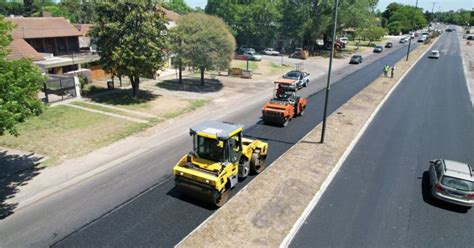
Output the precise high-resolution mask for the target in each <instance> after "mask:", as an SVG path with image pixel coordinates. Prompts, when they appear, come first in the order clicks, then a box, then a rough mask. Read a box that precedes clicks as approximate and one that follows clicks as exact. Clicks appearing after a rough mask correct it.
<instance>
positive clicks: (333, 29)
mask: <svg viewBox="0 0 474 248" xmlns="http://www.w3.org/2000/svg"><path fill="white" fill-rule="evenodd" d="M338 5H339V0H335V2H334V12H333V14H334V15H333V24H334V26H333V28H332V41H331V55H330V56H329V69H328V81H327V84H326V98H325V100H324V114H323V129H322V131H321V143H324V135H325V133H326V117H327V111H328V101H329V90H330V89H331V69H332V59H333V57H334V43H335V42H336V24H337V6H338Z"/></svg>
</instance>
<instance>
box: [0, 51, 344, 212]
mask: <svg viewBox="0 0 474 248" xmlns="http://www.w3.org/2000/svg"><path fill="white" fill-rule="evenodd" d="M328 60H329V59H328V58H326V59H321V60H319V59H318V64H316V65H315V68H316V66H317V68H316V69H317V70H320V71H321V73H320V74H319V76H318V77H317V78H319V79H321V78H323V77H324V76H325V75H326V73H327V70H326V69H325V68H324V66H325V65H326V64H327V63H328ZM347 63H348V59H335V60H334V61H333V72H334V73H335V74H337V75H338V76H344V74H347V73H350V72H351V71H350V70H342V71H341V69H342V68H344V67H345V66H347ZM321 67H322V69H319V68H321ZM343 72H344V73H343ZM317 78H316V77H313V80H315V79H317ZM335 81H336V80H333V82H335ZM265 85H268V86H265V87H266V88H258V89H254V90H251V91H249V92H246V91H243V92H240V91H239V92H235V93H234V94H233V95H225V96H222V97H219V98H216V99H214V100H213V101H212V102H211V103H210V104H208V105H207V106H204V107H202V108H200V109H198V110H196V111H194V112H191V113H188V114H184V115H183V116H180V117H177V118H175V119H170V120H167V121H164V122H162V123H159V124H158V125H156V126H155V127H152V128H150V129H148V130H146V131H145V132H143V133H140V134H137V135H134V136H131V137H127V138H125V139H122V140H120V141H118V142H115V143H113V144H111V145H109V146H106V147H103V148H101V149H98V150H95V151H93V152H91V153H89V154H87V155H85V156H82V157H79V158H75V159H70V160H67V161H65V162H63V163H62V164H60V165H57V166H54V167H48V168H45V169H43V170H41V171H40V173H39V174H38V175H36V176H35V177H33V178H31V179H30V180H29V181H28V182H27V183H26V184H24V185H22V186H20V187H19V191H18V192H17V193H16V194H15V195H14V196H13V197H12V198H10V199H7V200H6V203H7V204H18V206H17V209H20V208H23V207H26V206H28V205H30V204H32V203H34V202H35V201H37V200H39V199H42V198H44V197H47V196H48V195H50V194H53V193H55V192H58V191H60V190H62V189H64V188H66V187H69V186H71V185H73V184H76V183H78V182H80V181H82V180H84V179H86V178H88V177H92V176H94V175H95V174H97V173H100V172H101V171H104V170H108V169H110V168H113V167H114V166H116V165H118V164H120V163H122V162H123V161H126V160H128V159H131V158H133V157H136V156H140V154H142V153H145V152H146V151H149V150H152V149H155V148H156V147H159V146H160V145H162V144H166V143H168V142H169V141H171V140H173V139H176V138H178V137H180V136H183V135H186V134H187V133H188V130H189V127H190V126H192V125H194V124H196V123H199V122H201V121H204V120H218V119H223V118H224V117H226V116H229V115H232V114H234V113H236V112H238V111H240V110H243V109H246V108H248V107H251V106H255V105H256V104H262V103H263V102H264V101H265V100H266V99H269V98H270V97H271V95H272V93H273V85H272V84H271V83H269V84H265ZM323 87H324V85H318V86H317V89H318V90H319V89H322V88H323Z"/></svg>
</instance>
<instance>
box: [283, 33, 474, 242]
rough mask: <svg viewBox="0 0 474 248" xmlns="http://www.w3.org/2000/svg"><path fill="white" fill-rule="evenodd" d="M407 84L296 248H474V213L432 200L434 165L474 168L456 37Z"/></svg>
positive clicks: (472, 127) (473, 124)
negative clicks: (429, 174)
mask: <svg viewBox="0 0 474 248" xmlns="http://www.w3.org/2000/svg"><path fill="white" fill-rule="evenodd" d="M433 49H438V50H440V52H441V57H440V59H439V60H433V59H428V58H422V59H421V60H420V62H419V63H418V64H417V65H416V66H415V67H414V68H413V69H412V71H411V72H410V73H409V74H408V75H407V76H406V77H405V79H404V80H403V81H402V82H401V83H400V85H399V86H398V88H397V89H396V90H395V91H394V93H393V94H392V95H391V97H390V98H389V99H388V101H387V102H386V103H385V105H384V106H383V107H382V109H381V110H380V112H379V114H378V115H377V116H376V117H375V119H374V120H373V122H372V123H371V125H370V126H369V127H368V129H367V131H366V132H365V134H364V135H363V136H362V137H361V139H360V140H359V142H358V144H357V145H356V146H355V148H354V150H352V152H351V154H350V155H349V157H348V158H347V159H346V161H345V162H344V164H343V165H342V167H341V169H340V171H339V172H338V174H337V175H336V177H335V178H334V180H333V181H332V183H331V184H330V185H329V187H328V188H327V190H326V192H325V193H324V194H323V196H322V197H321V199H320V200H319V203H318V205H317V206H316V207H315V209H314V210H313V211H312V213H311V214H310V215H309V217H308V218H307V219H306V221H305V224H303V226H302V227H301V229H300V230H299V232H298V233H297V235H296V236H295V238H294V239H293V241H292V243H291V247H470V246H472V244H473V242H474V229H473V228H472V222H473V211H472V210H470V211H468V212H465V211H463V209H462V208H459V207H456V206H454V205H451V204H445V203H440V202H438V201H433V200H431V199H430V198H429V196H428V190H427V179H428V178H427V174H426V171H427V169H428V162H429V160H432V159H436V158H445V159H451V160H457V161H461V162H465V163H470V164H471V165H472V164H473V163H474V152H473V151H474V112H473V108H472V106H471V103H470V100H469V94H468V91H467V87H466V81H465V76H464V72H463V66H462V61H461V57H460V49H459V41H458V37H457V35H456V33H445V34H443V36H442V37H441V38H440V39H439V41H438V42H437V44H435V45H434V46H433Z"/></svg>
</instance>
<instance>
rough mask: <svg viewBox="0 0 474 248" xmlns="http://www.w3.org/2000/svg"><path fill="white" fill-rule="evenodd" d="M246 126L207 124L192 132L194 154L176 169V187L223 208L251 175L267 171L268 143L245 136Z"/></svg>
mask: <svg viewBox="0 0 474 248" xmlns="http://www.w3.org/2000/svg"><path fill="white" fill-rule="evenodd" d="M242 131H243V125H239V124H233V123H226V122H218V121H206V122H203V123H201V124H198V125H196V126H194V127H192V128H191V129H190V135H191V137H192V139H193V151H191V152H189V153H188V154H186V155H184V156H183V157H182V158H181V159H180V160H179V162H178V163H177V164H176V165H175V166H174V167H173V175H174V176H175V188H176V189H177V190H178V191H179V192H181V193H183V194H185V195H187V196H189V197H192V198H197V199H199V200H202V201H205V202H208V203H210V204H212V205H215V206H216V207H221V206H222V205H224V203H226V202H227V200H228V199H229V197H230V190H231V189H232V188H234V186H235V185H236V184H237V183H238V182H239V179H240V180H242V179H244V178H246V177H247V176H248V175H249V173H252V174H258V173H260V172H262V171H263V169H264V168H265V158H266V157H267V150H268V144H267V143H265V142H262V141H260V140H252V139H247V138H244V137H243V136H242Z"/></svg>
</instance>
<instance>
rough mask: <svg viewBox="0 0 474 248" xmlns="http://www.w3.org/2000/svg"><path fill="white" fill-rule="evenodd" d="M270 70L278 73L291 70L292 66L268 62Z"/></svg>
mask: <svg viewBox="0 0 474 248" xmlns="http://www.w3.org/2000/svg"><path fill="white" fill-rule="evenodd" d="M270 68H271V69H270V71H271V72H272V73H280V72H283V71H284V72H286V71H288V70H291V69H292V68H293V67H292V66H289V65H283V66H282V65H281V64H280V63H275V62H270Z"/></svg>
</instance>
